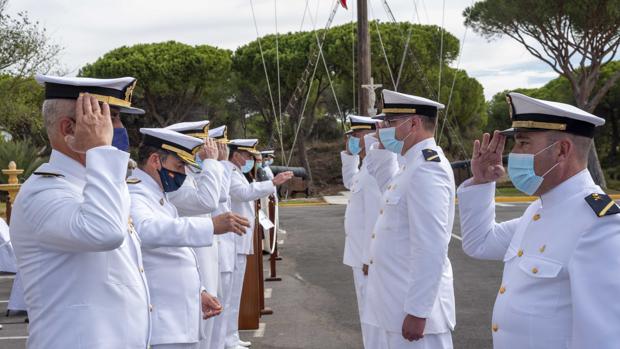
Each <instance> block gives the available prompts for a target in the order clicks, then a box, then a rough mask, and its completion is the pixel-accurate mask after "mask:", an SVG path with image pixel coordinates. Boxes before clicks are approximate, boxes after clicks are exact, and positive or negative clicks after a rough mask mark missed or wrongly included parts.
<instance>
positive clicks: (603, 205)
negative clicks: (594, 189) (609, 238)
mask: <svg viewBox="0 0 620 349" xmlns="http://www.w3.org/2000/svg"><path fill="white" fill-rule="evenodd" d="M585 200H586V202H587V203H588V205H590V207H591V208H592V210H593V211H594V213H596V215H597V216H598V217H605V216H609V215H612V214H618V213H620V206H618V204H617V203H616V202H615V201H614V199H612V198H611V197H609V195H607V194H598V193H593V194H590V195H588V196H586V197H585Z"/></svg>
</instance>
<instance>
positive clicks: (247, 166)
mask: <svg viewBox="0 0 620 349" xmlns="http://www.w3.org/2000/svg"><path fill="white" fill-rule="evenodd" d="M253 168H254V160H253V159H251V160H245V164H244V165H243V166H241V172H243V173H248V172H250V171H252V169H253Z"/></svg>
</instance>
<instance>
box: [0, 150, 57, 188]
mask: <svg viewBox="0 0 620 349" xmlns="http://www.w3.org/2000/svg"><path fill="white" fill-rule="evenodd" d="M42 150H43V149H37V148H36V147H35V146H34V145H33V144H32V143H31V142H30V141H27V140H13V141H9V142H6V141H4V140H1V139H0V169H6V168H8V167H9V163H10V162H11V161H15V164H16V165H17V168H18V169H22V170H24V173H23V174H22V175H21V176H19V180H20V182H23V181H25V180H26V179H27V178H28V177H29V176H30V174H32V172H34V171H35V170H36V169H37V167H39V166H40V165H41V164H43V163H45V162H47V160H48V158H49V157H47V156H43V155H42ZM7 179H8V178H7V176H5V175H0V183H3V184H4V183H6V182H7Z"/></svg>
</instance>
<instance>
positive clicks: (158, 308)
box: [128, 128, 249, 349]
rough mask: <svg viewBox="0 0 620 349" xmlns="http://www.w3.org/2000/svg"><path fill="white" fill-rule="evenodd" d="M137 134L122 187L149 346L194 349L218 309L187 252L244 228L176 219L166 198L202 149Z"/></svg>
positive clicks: (232, 222) (156, 134)
mask: <svg viewBox="0 0 620 349" xmlns="http://www.w3.org/2000/svg"><path fill="white" fill-rule="evenodd" d="M140 132H141V133H142V134H144V138H143V141H142V144H141V145H140V149H139V153H138V169H137V170H135V171H134V173H133V176H132V177H130V178H129V179H128V183H129V184H130V188H129V191H130V195H131V217H132V219H133V222H134V224H135V226H136V230H137V232H138V234H139V235H140V238H141V240H142V251H143V256H144V271H145V272H146V275H147V276H148V277H149V280H150V283H149V290H150V293H151V296H152V304H153V336H152V341H151V342H152V344H153V346H154V347H155V348H166V349H172V348H175V349H176V348H187V349H189V348H192V349H195V348H196V349H197V348H198V347H199V341H200V339H202V338H201V333H200V332H201V331H200V323H201V321H203V319H206V318H209V317H212V316H216V315H218V314H219V313H220V312H221V305H220V303H219V302H218V301H217V299H216V298H215V297H213V296H212V295H210V294H209V293H208V292H207V291H206V289H205V287H204V284H203V282H202V280H201V277H200V270H199V269H200V266H199V262H198V259H197V257H196V254H195V253H194V250H193V248H196V247H203V246H209V245H211V244H212V243H213V235H214V234H224V233H227V232H235V233H237V234H242V233H244V232H245V228H246V227H247V226H249V223H248V221H247V220H246V219H244V218H242V217H239V216H236V215H234V214H224V215H220V216H216V217H213V218H204V217H179V215H178V212H177V209H176V208H175V207H174V205H172V204H171V203H170V201H169V199H168V193H170V192H173V191H176V190H178V189H179V188H180V187H181V186H182V185H183V182H184V180H185V178H186V174H185V171H186V166H187V165H189V166H192V167H195V168H196V167H197V164H196V162H195V161H194V156H195V154H196V152H197V151H198V150H200V148H202V146H203V144H204V143H203V141H201V140H200V139H198V138H194V137H190V136H186V135H183V134H180V133H178V132H174V131H171V130H166V129H152V128H151V129H140ZM201 306H202V311H201Z"/></svg>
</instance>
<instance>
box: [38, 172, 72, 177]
mask: <svg viewBox="0 0 620 349" xmlns="http://www.w3.org/2000/svg"><path fill="white" fill-rule="evenodd" d="M32 174H33V175H36V176H41V177H45V178H52V177H64V176H65V175H63V174H60V173H52V172H33V173H32Z"/></svg>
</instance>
